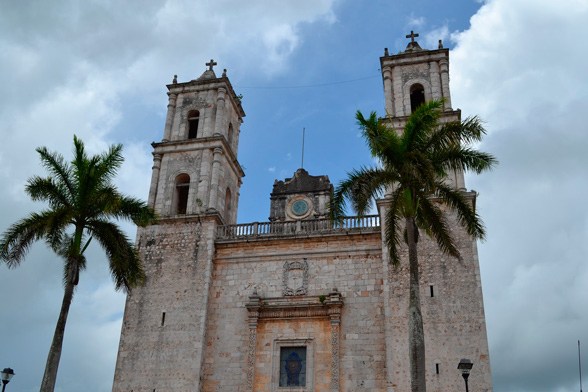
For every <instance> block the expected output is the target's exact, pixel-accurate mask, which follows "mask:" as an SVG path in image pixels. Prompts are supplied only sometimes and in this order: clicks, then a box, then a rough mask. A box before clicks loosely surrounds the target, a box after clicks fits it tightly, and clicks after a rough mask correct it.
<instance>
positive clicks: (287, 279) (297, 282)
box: [282, 259, 308, 297]
mask: <svg viewBox="0 0 588 392" xmlns="http://www.w3.org/2000/svg"><path fill="white" fill-rule="evenodd" d="M282 283H283V285H284V289H283V290H282V295H283V296H284V297H286V296H293V295H306V293H307V291H308V263H307V262H306V259H304V260H303V261H286V262H285V263H284V274H283V276H282Z"/></svg>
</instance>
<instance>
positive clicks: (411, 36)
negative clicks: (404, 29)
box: [406, 30, 419, 42]
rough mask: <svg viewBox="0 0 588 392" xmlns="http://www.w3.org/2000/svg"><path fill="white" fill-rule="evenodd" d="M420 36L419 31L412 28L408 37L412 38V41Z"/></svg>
mask: <svg viewBox="0 0 588 392" xmlns="http://www.w3.org/2000/svg"><path fill="white" fill-rule="evenodd" d="M418 36H419V33H416V34H415V33H414V31H412V30H410V34H408V35H407V36H406V38H410V42H414V39H415V38H416V37H418Z"/></svg>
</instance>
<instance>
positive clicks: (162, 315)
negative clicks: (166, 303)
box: [161, 312, 165, 327]
mask: <svg viewBox="0 0 588 392" xmlns="http://www.w3.org/2000/svg"><path fill="white" fill-rule="evenodd" d="M164 325H165V312H163V313H162V314H161V326H162V327H163V326H164Z"/></svg>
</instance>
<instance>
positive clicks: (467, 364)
mask: <svg viewBox="0 0 588 392" xmlns="http://www.w3.org/2000/svg"><path fill="white" fill-rule="evenodd" d="M472 366H474V364H473V362H472V361H470V360H469V359H467V358H462V359H461V360H460V361H459V365H457V369H458V370H461V376H462V377H463V380H464V381H465V387H466V392H470V390H469V388H468V377H469V376H470V370H472Z"/></svg>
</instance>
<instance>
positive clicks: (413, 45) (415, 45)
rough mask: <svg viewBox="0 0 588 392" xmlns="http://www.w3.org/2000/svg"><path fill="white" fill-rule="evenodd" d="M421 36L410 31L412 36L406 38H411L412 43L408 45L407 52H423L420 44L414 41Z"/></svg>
mask: <svg viewBox="0 0 588 392" xmlns="http://www.w3.org/2000/svg"><path fill="white" fill-rule="evenodd" d="M418 36H419V33H415V32H414V31H412V30H410V34H408V35H407V36H406V38H410V42H409V43H408V45H406V50H405V52H414V51H419V50H422V48H421V47H420V45H419V43H418V42H416V41H415V40H414V39H415V38H416V37H418Z"/></svg>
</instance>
